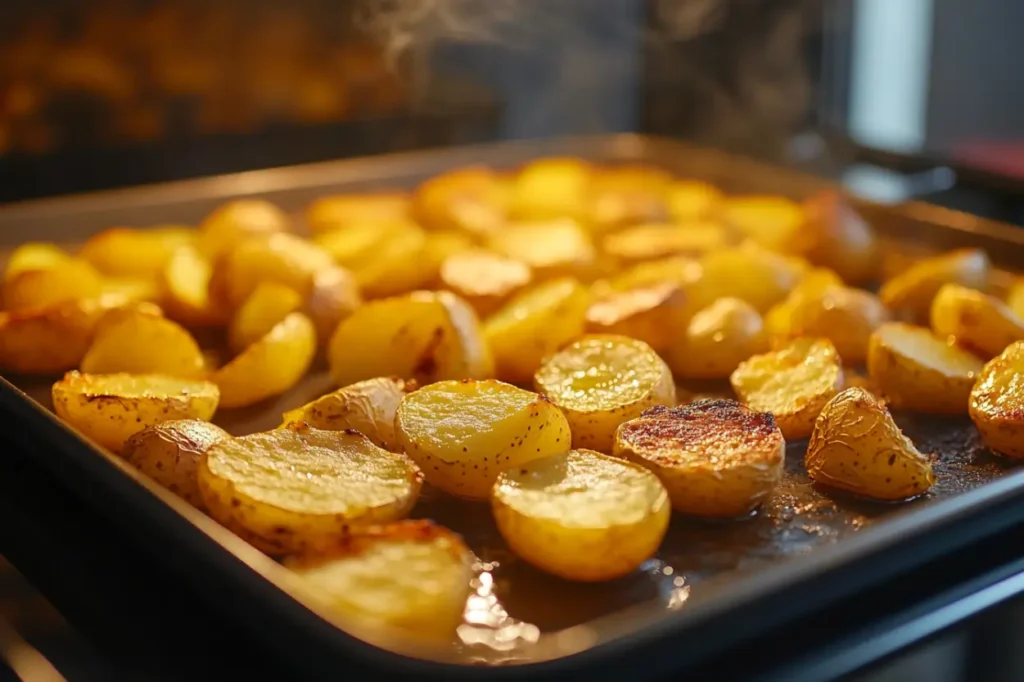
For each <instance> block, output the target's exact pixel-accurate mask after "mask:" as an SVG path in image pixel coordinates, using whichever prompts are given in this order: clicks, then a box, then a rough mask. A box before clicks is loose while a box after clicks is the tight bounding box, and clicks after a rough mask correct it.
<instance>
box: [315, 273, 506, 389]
mask: <svg viewBox="0 0 1024 682" xmlns="http://www.w3.org/2000/svg"><path fill="white" fill-rule="evenodd" d="M327 356H328V361H329V364H330V368H331V376H332V377H333V379H334V381H335V383H337V384H338V385H339V386H347V385H349V384H352V383H355V382H357V381H361V380H363V379H372V378H374V377H379V376H402V377H410V378H414V379H416V380H417V381H419V382H420V383H421V384H428V383H432V382H434V381H438V380H440V379H461V378H474V379H482V378H487V377H489V376H491V375H492V374H493V373H494V363H493V360H492V359H491V354H490V351H489V350H488V349H487V346H486V345H485V343H484V340H483V336H482V335H481V332H480V324H479V322H478V320H477V317H476V314H475V313H474V312H473V309H472V308H470V307H469V304H467V303H466V302H465V301H463V300H462V299H460V298H459V297H458V296H455V295H454V294H452V293H450V292H447V291H439V292H427V291H415V292H413V293H411V294H407V295H405V296H398V297H395V298H387V299H383V300H379V301H371V302H370V303H367V304H366V305H364V306H362V307H361V308H359V309H358V310H356V311H355V312H354V313H353V314H352V315H350V316H349V317H348V318H346V319H345V320H344V321H343V322H342V323H341V324H340V325H338V329H337V330H336V331H335V332H334V336H332V337H331V342H330V345H329V347H328V350H327Z"/></svg>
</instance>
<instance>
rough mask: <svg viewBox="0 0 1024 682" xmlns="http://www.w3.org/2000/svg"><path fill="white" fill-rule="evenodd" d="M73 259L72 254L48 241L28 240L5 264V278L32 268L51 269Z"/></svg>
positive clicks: (7, 278)
mask: <svg viewBox="0 0 1024 682" xmlns="http://www.w3.org/2000/svg"><path fill="white" fill-rule="evenodd" d="M70 260H72V256H71V254H69V253H68V252H67V251H65V250H64V249H62V248H60V247H58V246H56V245H55V244H49V243H47V242H26V243H24V244H22V245H21V246H19V247H18V248H16V249H14V251H12V252H11V255H10V256H9V257H8V258H7V264H6V265H5V266H4V280H9V279H14V277H15V276H16V275H20V274H21V273H23V272H28V271H30V270H50V269H52V268H55V267H58V266H61V265H64V264H65V263H67V262H68V261H70Z"/></svg>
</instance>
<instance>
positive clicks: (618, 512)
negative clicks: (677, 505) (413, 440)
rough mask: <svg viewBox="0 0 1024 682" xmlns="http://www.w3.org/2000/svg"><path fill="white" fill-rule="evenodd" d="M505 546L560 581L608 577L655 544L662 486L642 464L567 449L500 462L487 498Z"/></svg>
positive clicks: (662, 515)
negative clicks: (510, 464)
mask: <svg viewBox="0 0 1024 682" xmlns="http://www.w3.org/2000/svg"><path fill="white" fill-rule="evenodd" d="M491 506H492V508H493V510H494V519H495V521H497V524H498V530H499V531H500V532H501V535H502V537H503V538H505V541H506V542H507V543H508V545H509V547H510V548H511V549H512V551H513V552H514V553H515V554H516V555H518V556H519V557H521V558H523V559H524V560H526V561H527V562H529V563H530V564H533V565H534V566H536V567H537V568H540V569H541V570H544V571H547V572H548V573H552V574H554V575H557V576H559V577H562V578H565V579H566V580H579V581H587V582H598V581H607V580H614V579H615V578H621V577H622V576H624V575H628V574H629V573H631V572H633V571H634V570H636V568H637V567H638V566H640V564H642V563H643V562H644V561H646V560H647V559H649V558H651V556H653V555H654V553H655V552H656V551H657V550H658V546H659V545H660V544H661V540H662V538H663V537H664V536H665V531H666V530H667V529H668V522H669V516H670V513H671V506H670V505H669V500H668V493H666V491H665V488H664V486H662V484H661V483H659V482H658V479H657V478H655V477H654V475H652V474H651V473H650V472H649V471H647V470H646V469H644V468H642V467H640V466H638V465H636V464H633V463H631V462H627V461H624V460H621V459H617V458H614V457H608V456H607V455H602V454H600V453H597V452H593V451H591V450H572V451H570V452H565V453H561V454H557V455H552V456H549V457H544V458H541V459H535V460H533V461H531V462H527V463H525V464H522V465H518V466H515V467H512V468H510V469H506V470H505V471H503V472H502V473H501V474H500V475H499V476H498V480H497V481H496V482H495V484H494V493H493V495H492V497H491Z"/></svg>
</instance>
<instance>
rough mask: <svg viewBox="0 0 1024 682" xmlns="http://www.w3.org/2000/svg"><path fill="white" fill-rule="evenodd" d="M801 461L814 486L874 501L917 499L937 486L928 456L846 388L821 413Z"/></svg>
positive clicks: (872, 401) (878, 405)
mask: <svg viewBox="0 0 1024 682" xmlns="http://www.w3.org/2000/svg"><path fill="white" fill-rule="evenodd" d="M804 463H805V465H806V466H807V473H808V474H809V475H810V477H811V479H812V480H813V481H815V482H816V483H821V484H823V485H827V486H830V487H832V488H839V489H841V490H847V491H849V492H852V493H856V494H858V495H863V496H864V497H871V498H874V499H878V500H889V501H897V500H905V499H908V498H911V497H917V496H918V495H921V494H923V493H925V492H926V491H927V490H928V489H929V488H930V487H932V485H934V484H935V475H934V474H933V473H932V465H931V461H930V460H929V458H928V457H927V456H926V455H923V454H921V453H920V452H918V450H917V448H915V447H914V444H913V443H912V442H910V439H909V438H907V437H906V436H904V435H903V433H902V432H901V431H900V429H899V427H898V426H896V422H894V421H893V420H892V416H891V415H890V414H889V410H887V409H886V407H885V403H883V402H882V401H881V400H879V399H877V398H876V397H875V396H873V395H871V394H870V393H868V392H867V391H865V390H864V389H862V388H848V389H846V390H845V391H843V392H842V393H840V394H839V395H837V396H836V397H835V398H833V399H832V400H830V401H829V402H828V404H827V405H826V406H825V408H824V409H823V410H822V411H821V414H820V415H818V420H817V421H816V422H815V424H814V432H813V433H812V434H811V440H810V443H809V444H808V446H807V455H806V457H805V459H804Z"/></svg>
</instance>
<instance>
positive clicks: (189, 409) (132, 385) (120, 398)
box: [52, 372, 220, 452]
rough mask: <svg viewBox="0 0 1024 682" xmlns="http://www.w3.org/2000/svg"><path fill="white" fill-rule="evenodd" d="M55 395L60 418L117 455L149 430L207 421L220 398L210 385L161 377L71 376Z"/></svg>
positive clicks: (62, 380) (215, 387) (119, 375)
mask: <svg viewBox="0 0 1024 682" xmlns="http://www.w3.org/2000/svg"><path fill="white" fill-rule="evenodd" d="M52 393H53V408H54V411H55V412H56V413H57V416H58V417H60V418H61V419H63V420H64V421H66V422H67V423H68V424H70V425H71V426H73V427H75V428H76V429H78V430H79V431H81V432H82V433H83V434H85V435H86V436H88V437H89V438H91V439H92V440H93V441H95V442H96V443H97V444H99V445H101V446H103V447H105V448H107V449H108V450H111V451H113V452H120V451H121V448H122V447H123V446H124V444H125V441H126V440H128V438H130V437H131V436H133V435H134V434H136V433H138V432H139V431H141V430H143V429H145V428H146V427H149V426H154V425H156V424H161V423H163V422H169V421H174V420H176V419H202V420H203V421H209V420H210V419H211V418H212V417H213V413H214V412H215V411H216V410H217V402H218V400H219V399H220V392H219V391H218V390H217V386H216V385H214V384H212V383H210V382H209V381H197V380H189V379H175V378H172V377H166V376H160V375H157V374H80V373H79V372H68V373H67V374H65V375H64V378H63V379H61V380H60V381H58V382H57V383H55V384H54V385H53V392H52Z"/></svg>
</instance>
